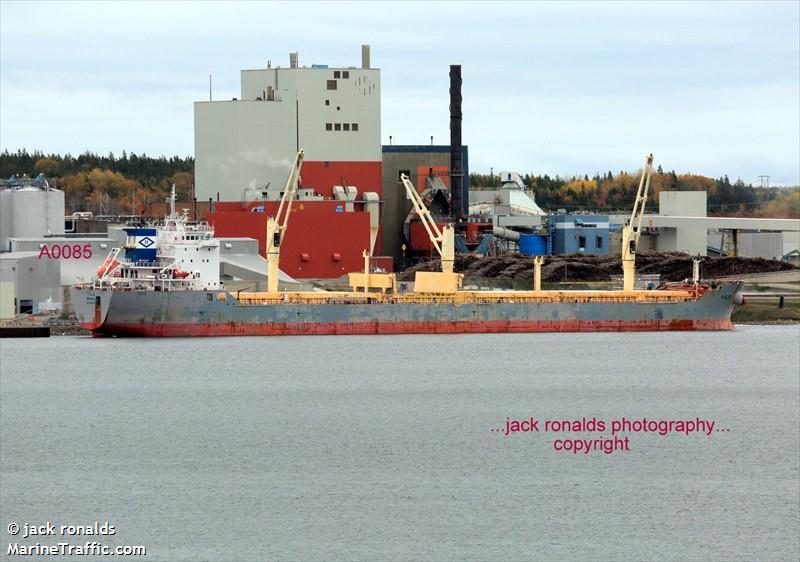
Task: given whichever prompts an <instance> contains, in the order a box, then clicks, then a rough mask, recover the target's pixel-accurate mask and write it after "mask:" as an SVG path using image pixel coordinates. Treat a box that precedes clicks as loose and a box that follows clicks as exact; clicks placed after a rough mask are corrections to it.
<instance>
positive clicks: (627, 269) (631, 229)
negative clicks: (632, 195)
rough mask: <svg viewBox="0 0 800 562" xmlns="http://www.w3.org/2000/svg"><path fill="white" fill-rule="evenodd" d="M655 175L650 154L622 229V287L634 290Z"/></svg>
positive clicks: (626, 289) (625, 289)
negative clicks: (644, 223) (638, 257)
mask: <svg viewBox="0 0 800 562" xmlns="http://www.w3.org/2000/svg"><path fill="white" fill-rule="evenodd" d="M652 175H653V155H652V154H648V155H647V159H646V161H645V166H644V171H643V172H642V177H641V179H640V180H639V189H638V190H637V192H636V201H634V202H633V211H632V212H631V218H630V220H629V221H628V222H627V224H625V227H624V228H623V229H622V289H623V290H624V291H633V289H634V286H635V281H636V248H637V247H638V245H639V237H640V236H641V235H642V217H643V216H644V208H645V205H646V204H647V191H648V190H649V189H650V177H651V176H652Z"/></svg>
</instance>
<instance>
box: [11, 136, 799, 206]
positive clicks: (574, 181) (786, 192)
mask: <svg viewBox="0 0 800 562" xmlns="http://www.w3.org/2000/svg"><path fill="white" fill-rule="evenodd" d="M39 174H41V175H43V176H45V177H47V178H52V179H54V183H55V187H58V188H59V189H62V190H63V191H64V192H65V195H66V204H67V211H68V212H73V211H93V212H96V213H104V214H118V213H136V214H141V213H147V212H148V208H149V206H150V205H151V204H153V203H163V202H164V200H165V198H166V197H167V194H168V193H169V187H170V185H171V184H173V183H174V184H175V186H176V191H177V195H178V200H179V201H190V199H191V189H192V186H193V184H194V158H192V157H191V156H186V157H178V156H173V157H171V158H166V157H164V156H159V157H153V156H147V155H146V154H135V153H130V154H129V153H127V152H125V151H123V152H122V154H121V155H119V156H117V155H115V154H113V153H110V154H108V155H107V156H101V155H98V154H94V153H92V152H85V153H84V154H80V155H78V156H72V155H71V154H66V155H63V156H62V155H58V154H44V153H41V152H32V153H28V152H27V151H25V150H18V151H17V152H9V151H7V150H6V151H3V152H2V153H0V178H9V177H11V176H12V175H16V176H18V177H21V176H28V177H34V176H38V175H39ZM522 179H523V182H524V183H525V185H526V187H528V188H529V189H531V190H532V191H533V193H534V196H535V198H536V202H537V203H538V204H539V206H540V207H542V208H543V209H546V210H551V211H555V210H557V209H561V208H563V209H566V210H568V211H575V210H592V211H599V212H609V211H626V210H629V209H630V208H631V206H632V204H633V200H634V198H635V197H636V190H637V187H638V182H639V177H638V174H636V173H629V172H625V171H621V172H619V173H617V174H614V173H612V172H610V171H609V172H607V173H605V174H600V173H595V174H594V175H593V176H591V177H590V176H589V175H588V174H587V175H584V176H576V177H560V176H555V177H551V176H549V175H547V174H544V175H535V174H525V175H524V176H522ZM470 184H471V187H472V188H481V187H500V185H501V182H500V178H499V176H496V175H490V174H470ZM665 190H670V191H674V190H681V191H706V192H707V193H708V212H709V214H747V215H750V216H771V217H788V218H800V191H798V189H785V188H770V189H764V188H755V187H753V185H752V184H745V183H744V182H743V181H742V180H741V179H738V180H736V181H734V182H731V181H730V179H729V178H728V176H723V177H721V178H717V179H714V178H709V177H706V176H701V175H696V174H677V173H676V172H675V171H674V170H673V171H669V172H665V171H664V170H662V169H661V167H660V166H659V168H658V171H657V173H655V174H654V175H653V178H652V181H651V197H650V198H649V200H648V209H649V210H656V209H657V206H658V193H659V192H660V191H665ZM134 201H135V202H136V208H135V209H134V208H133V202H134Z"/></svg>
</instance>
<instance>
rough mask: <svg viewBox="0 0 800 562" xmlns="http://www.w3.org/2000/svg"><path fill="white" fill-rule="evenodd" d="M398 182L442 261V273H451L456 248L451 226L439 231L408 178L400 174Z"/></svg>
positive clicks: (447, 225) (448, 225)
mask: <svg viewBox="0 0 800 562" xmlns="http://www.w3.org/2000/svg"><path fill="white" fill-rule="evenodd" d="M400 181H402V182H403V186H405V188H406V193H407V194H408V198H409V199H411V204H412V205H413V206H414V211H416V213H417V215H418V216H419V219H420V220H421V221H422V225H423V226H424V227H425V230H427V231H428V236H429V237H430V239H431V244H432V245H433V247H434V248H435V249H436V251H437V252H438V253H439V257H440V258H441V260H442V272H444V273H453V262H454V261H455V248H456V242H455V231H454V230H453V225H452V224H446V225H445V227H444V231H442V230H440V229H439V226H438V225H437V224H436V221H434V220H433V217H432V216H431V213H430V211H428V208H427V207H426V206H425V203H423V201H422V197H420V195H419V193H418V192H417V189H416V188H415V187H414V184H413V183H411V181H410V180H409V179H408V176H407V175H405V174H400Z"/></svg>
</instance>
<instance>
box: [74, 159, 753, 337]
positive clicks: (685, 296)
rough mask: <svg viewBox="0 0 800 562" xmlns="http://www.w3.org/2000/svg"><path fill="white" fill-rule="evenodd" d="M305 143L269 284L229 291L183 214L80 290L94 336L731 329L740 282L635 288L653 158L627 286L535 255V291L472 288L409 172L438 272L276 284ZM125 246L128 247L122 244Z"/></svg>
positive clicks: (132, 239)
mask: <svg viewBox="0 0 800 562" xmlns="http://www.w3.org/2000/svg"><path fill="white" fill-rule="evenodd" d="M302 157H303V152H302V150H301V151H299V152H298V154H297V157H296V159H295V162H294V165H293V166H292V169H291V171H290V174H289V179H288V180H287V185H286V188H285V189H284V197H283V199H282V200H281V204H280V206H279V208H278V211H277V213H276V216H275V217H270V218H269V219H268V221H267V262H268V271H267V283H268V288H267V291H265V292H237V293H235V294H234V293H232V292H229V291H226V290H225V289H224V287H223V285H222V283H221V282H220V279H219V243H218V241H217V240H215V239H214V238H213V230H212V229H211V228H210V227H209V226H208V225H207V224H202V223H201V224H190V223H189V222H188V220H187V218H186V215H185V214H184V215H178V214H177V213H176V212H175V208H174V207H175V204H174V193H173V198H172V204H171V211H170V214H169V215H168V216H167V217H166V219H165V220H164V221H163V223H162V224H159V225H151V226H149V227H147V228H144V227H139V226H137V227H131V228H128V229H126V232H127V239H126V244H125V247H124V248H118V249H114V250H112V252H111V253H110V254H109V256H108V258H107V259H106V261H105V262H104V263H103V265H102V266H101V267H100V269H99V270H98V273H97V277H96V279H95V280H94V281H93V282H92V283H89V284H85V285H78V286H75V287H73V288H72V301H73V306H74V309H75V313H76V315H77V317H78V319H79V320H80V322H81V324H82V325H83V326H84V327H85V328H87V329H89V330H91V331H92V333H93V335H96V336H155V337H163V336H185V337H188V336H244V335H248V336H257V335H260V336H267V335H336V334H454V333H506V332H597V331H620V332H622V331H660V330H730V329H732V328H733V325H732V323H731V319H730V317H731V313H732V310H733V307H734V304H737V303H740V302H741V298H740V290H741V284H740V283H724V284H717V283H713V282H711V283H701V282H700V279H699V265H698V262H695V271H694V275H693V279H692V280H687V281H686V282H685V283H681V284H672V285H669V284H667V285H662V286H659V287H658V288H655V289H651V290H636V289H635V288H634V275H635V268H634V261H635V251H636V244H637V243H638V238H639V236H638V235H639V232H640V229H641V215H642V213H643V211H644V205H645V203H646V200H647V191H648V187H649V179H650V175H651V174H652V155H650V156H648V160H647V164H646V168H645V172H644V173H643V174H642V179H641V182H640V185H639V191H638V193H637V198H636V202H635V204H634V211H633V213H632V215H631V220H630V221H629V223H628V224H627V225H626V227H625V229H624V230H623V242H622V243H623V248H622V265H623V276H624V282H623V289H622V290H621V291H548V290H542V288H541V266H542V264H543V261H544V258H543V257H537V258H535V259H534V261H533V263H532V266H533V268H534V287H533V288H532V290H530V291H499V290H497V291H468V290H464V289H462V282H463V276H462V275H461V274H459V273H456V272H454V271H453V265H454V246H455V244H454V234H453V228H452V226H451V225H445V227H444V228H441V229H440V228H439V227H438V226H437V224H436V222H435V221H434V220H433V218H432V217H431V216H430V214H429V213H428V212H427V209H426V208H425V206H424V204H423V202H422V200H421V198H420V196H419V194H418V192H417V191H416V189H415V188H414V186H413V185H412V184H411V182H410V181H409V180H408V178H407V177H406V176H402V177H401V180H402V182H403V184H404V185H405V187H406V191H407V193H408V195H409V198H410V199H411V202H412V205H413V206H414V209H415V211H416V212H417V214H418V215H419V217H420V219H421V220H422V222H423V224H424V225H425V228H426V229H427V231H428V234H429V235H430V239H431V243H432V244H433V246H434V247H435V248H436V250H437V251H438V252H439V254H440V256H441V264H442V265H441V271H429V272H422V271H421V272H417V273H416V278H415V282H414V284H413V288H407V287H405V286H403V285H402V284H398V282H397V280H396V277H395V275H394V274H391V273H383V272H378V271H374V270H373V269H372V268H371V266H370V256H369V253H368V252H367V251H366V250H365V251H364V252H363V257H364V269H363V271H360V272H353V273H350V274H349V277H348V282H349V285H350V290H348V291H318V292H314V291H305V292H287V291H279V290H278V274H279V259H280V242H281V238H282V236H283V235H284V233H285V232H286V229H287V226H288V218H289V215H290V213H291V206H292V201H293V196H294V192H295V191H296V187H297V185H298V182H299V173H300V168H301V165H302ZM123 250H124V256H121V255H120V253H121V252H122V251H123Z"/></svg>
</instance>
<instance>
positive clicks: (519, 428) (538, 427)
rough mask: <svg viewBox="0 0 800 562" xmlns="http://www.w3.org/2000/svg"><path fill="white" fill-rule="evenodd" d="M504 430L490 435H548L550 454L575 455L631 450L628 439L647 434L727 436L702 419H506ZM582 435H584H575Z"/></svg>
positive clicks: (507, 436) (708, 421) (724, 429)
mask: <svg viewBox="0 0 800 562" xmlns="http://www.w3.org/2000/svg"><path fill="white" fill-rule="evenodd" d="M502 425H503V427H499V428H492V430H491V431H492V433H497V434H499V435H501V436H503V437H506V438H511V437H515V436H519V435H525V434H529V433H547V434H549V435H551V436H553V437H554V438H553V440H552V447H553V450H555V451H558V452H563V453H569V454H574V455H588V454H590V453H604V454H606V455H610V454H611V453H616V452H618V451H624V452H628V451H630V450H631V435H641V434H650V435H656V436H659V437H669V436H682V437H690V436H699V437H705V438H711V437H712V436H713V435H714V433H719V432H726V433H727V432H729V431H730V429H727V428H721V427H719V425H718V424H717V422H716V421H715V420H710V419H705V418H701V417H699V416H696V417H694V418H685V419H684V418H681V419H651V418H627V417H621V418H613V419H611V420H610V421H608V420H605V419H598V418H597V417H591V418H587V417H585V416H584V417H582V418H579V419H564V418H559V419H539V418H535V417H527V418H520V419H514V418H511V417H506V419H505V421H504V422H503V424H502ZM576 433H582V434H584V435H575V434H576Z"/></svg>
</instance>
